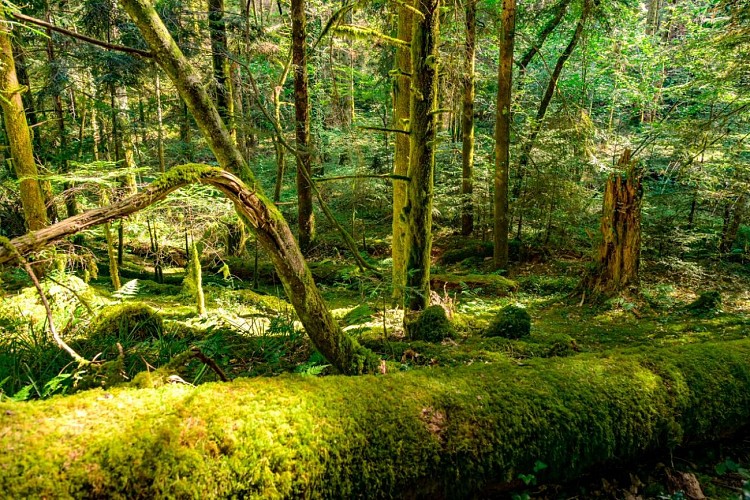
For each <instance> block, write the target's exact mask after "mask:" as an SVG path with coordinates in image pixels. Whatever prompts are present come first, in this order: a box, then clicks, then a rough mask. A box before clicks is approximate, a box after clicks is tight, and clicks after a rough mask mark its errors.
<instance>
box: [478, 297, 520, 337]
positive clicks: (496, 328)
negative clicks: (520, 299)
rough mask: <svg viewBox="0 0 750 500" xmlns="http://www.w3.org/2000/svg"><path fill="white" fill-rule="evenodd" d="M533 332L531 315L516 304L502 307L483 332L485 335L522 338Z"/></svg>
mask: <svg viewBox="0 0 750 500" xmlns="http://www.w3.org/2000/svg"><path fill="white" fill-rule="evenodd" d="M530 333H531V315H529V313H528V311H526V309H524V308H523V307H518V306H514V305H510V306H506V307H504V308H503V309H501V310H500V311H499V312H498V313H497V315H496V316H495V318H494V319H493V320H492V322H491V323H490V325H489V326H488V327H487V329H486V330H485V331H484V332H483V335H484V336H485V337H505V338H508V339H520V338H522V337H527V336H528V335H529V334H530Z"/></svg>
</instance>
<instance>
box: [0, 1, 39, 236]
mask: <svg viewBox="0 0 750 500" xmlns="http://www.w3.org/2000/svg"><path fill="white" fill-rule="evenodd" d="M10 26H11V25H10V24H8V23H7V22H6V20H5V16H4V15H3V14H2V13H1V12H0V97H2V98H1V99H0V106H2V109H3V118H4V122H5V133H6V134H7V136H8V142H9V143H10V154H11V156H12V158H13V168H14V170H15V172H16V176H17V177H18V181H19V184H20V189H21V205H22V206H23V214H24V218H25V219H26V225H27V226H28V228H29V230H30V231H36V230H38V229H41V228H43V227H44V226H46V225H47V211H46V208H45V202H44V194H43V192H42V188H41V185H40V182H39V173H38V171H37V166H36V162H35V161H34V151H33V148H32V144H31V134H30V132H29V125H28V123H27V121H26V114H25V113H24V110H23V100H22V98H21V93H22V92H24V91H28V89H24V88H22V87H21V86H20V85H19V84H18V76H17V75H16V65H15V62H14V60H13V47H12V46H11V41H10V36H11V34H10Z"/></svg>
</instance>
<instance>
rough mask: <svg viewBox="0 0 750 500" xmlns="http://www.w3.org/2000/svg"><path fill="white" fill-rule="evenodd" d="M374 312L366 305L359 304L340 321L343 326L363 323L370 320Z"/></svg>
mask: <svg viewBox="0 0 750 500" xmlns="http://www.w3.org/2000/svg"><path fill="white" fill-rule="evenodd" d="M373 314H375V311H373V310H372V308H371V307H370V306H369V305H367V304H360V305H358V306H357V307H355V308H354V309H352V310H351V311H349V312H348V313H346V314H345V315H344V317H343V318H342V319H341V321H342V322H343V323H344V324H345V325H357V324H359V323H365V322H367V321H369V320H370V319H371V318H372V315H373Z"/></svg>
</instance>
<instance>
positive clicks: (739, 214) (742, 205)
mask: <svg viewBox="0 0 750 500" xmlns="http://www.w3.org/2000/svg"><path fill="white" fill-rule="evenodd" d="M745 198H746V197H745V195H744V194H742V195H740V197H739V198H738V199H737V201H736V202H735V203H734V209H733V210H732V211H731V214H732V215H731V216H730V217H726V219H725V221H724V228H723V230H722V232H721V242H720V243H719V252H721V253H728V252H731V251H732V246H733V245H734V242H735V241H736V240H737V233H738V232H739V230H740V224H741V223H742V218H743V217H744V216H745V212H746V211H747V201H746V199H745ZM727 215H728V214H727Z"/></svg>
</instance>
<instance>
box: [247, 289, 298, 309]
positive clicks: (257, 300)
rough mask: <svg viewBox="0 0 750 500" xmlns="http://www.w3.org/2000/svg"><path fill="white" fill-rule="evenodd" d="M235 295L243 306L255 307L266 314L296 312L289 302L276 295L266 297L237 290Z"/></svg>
mask: <svg viewBox="0 0 750 500" xmlns="http://www.w3.org/2000/svg"><path fill="white" fill-rule="evenodd" d="M233 293H234V294H235V296H236V297H237V299H238V300H239V301H240V302H241V303H242V304H244V305H250V306H253V307H255V308H256V309H258V310H260V311H263V312H266V313H273V314H278V313H280V312H284V313H286V312H294V309H293V308H292V305H291V304H290V303H289V302H287V301H286V300H284V299H281V298H279V297H276V296H275V295H264V294H262V293H258V292H254V291H252V290H237V291H236V292H233Z"/></svg>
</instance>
